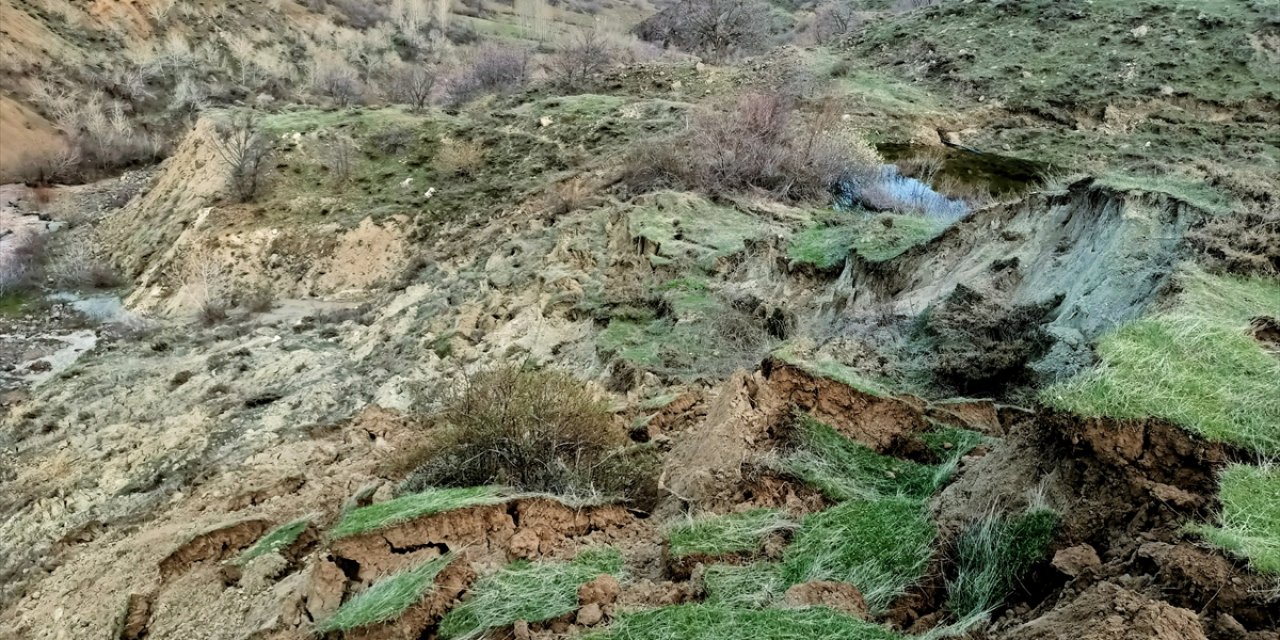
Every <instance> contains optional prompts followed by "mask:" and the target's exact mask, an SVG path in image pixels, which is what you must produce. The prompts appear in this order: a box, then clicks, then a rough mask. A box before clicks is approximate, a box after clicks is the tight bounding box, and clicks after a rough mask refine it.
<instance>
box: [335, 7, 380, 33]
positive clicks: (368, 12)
mask: <svg viewBox="0 0 1280 640" xmlns="http://www.w3.org/2000/svg"><path fill="white" fill-rule="evenodd" d="M329 2H330V3H331V4H332V5H333V6H334V7H335V8H337V9H338V12H339V13H340V15H341V16H342V17H343V18H345V22H346V23H347V24H348V25H350V26H351V27H352V28H354V29H360V30H364V29H368V28H370V27H372V26H374V25H376V24H378V23H379V22H385V21H387V20H388V19H390V17H391V16H390V15H389V14H388V13H387V9H386V7H385V6H384V5H383V4H382V3H379V2H370V1H369V0H329Z"/></svg>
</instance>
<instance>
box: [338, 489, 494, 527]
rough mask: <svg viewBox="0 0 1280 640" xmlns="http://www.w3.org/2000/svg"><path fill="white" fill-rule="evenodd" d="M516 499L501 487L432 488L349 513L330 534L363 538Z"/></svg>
mask: <svg viewBox="0 0 1280 640" xmlns="http://www.w3.org/2000/svg"><path fill="white" fill-rule="evenodd" d="M512 497H513V496H512V495H511V494H509V493H507V492H506V491H505V490H504V489H502V488H500V487H465V488H459V489H432V490H429V491H423V492H421V493H411V494H409V495H407V496H401V497H399V498H396V499H394V500H387V501H386V502H379V503H376V504H371V505H369V506H367V507H361V508H359V509H353V510H351V511H349V512H347V514H346V515H345V516H343V518H342V520H340V521H339V522H338V524H337V525H335V526H334V527H333V529H332V530H331V531H330V532H329V535H330V536H331V537H333V538H345V537H347V536H354V535H360V534H362V533H369V532H370V531H377V530H378V529H383V528H386V527H390V526H392V525H396V524H399V523H401V522H407V521H409V520H413V519H414V518H421V517H424V516H429V515H434V514H437V513H444V512H445V511H453V510H455V509H465V508H467V507H477V506H481V505H489V504H501V503H504V502H506V501H508V500H510V499H511V498H512Z"/></svg>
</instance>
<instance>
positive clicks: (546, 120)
mask: <svg viewBox="0 0 1280 640" xmlns="http://www.w3.org/2000/svg"><path fill="white" fill-rule="evenodd" d="M552 122H553V121H552V120H551V116H542V117H541V118H538V126H540V127H549V126H551V124H552Z"/></svg>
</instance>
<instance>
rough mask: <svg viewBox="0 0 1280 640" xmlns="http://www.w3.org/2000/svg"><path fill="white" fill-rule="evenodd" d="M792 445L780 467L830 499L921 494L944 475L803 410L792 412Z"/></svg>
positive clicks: (929, 492)
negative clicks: (794, 417) (854, 438)
mask: <svg viewBox="0 0 1280 640" xmlns="http://www.w3.org/2000/svg"><path fill="white" fill-rule="evenodd" d="M794 429H795V432H794V434H793V438H794V439H795V440H796V444H797V448H796V451H795V452H794V453H792V454H791V455H789V456H787V458H786V459H785V461H784V466H785V468H786V469H787V470H788V471H789V472H791V473H793V474H795V475H796V476H797V477H799V478H800V479H802V480H804V481H805V482H807V483H809V484H811V485H813V486H814V487H817V488H818V489H819V490H820V491H822V493H823V494H824V495H826V496H827V497H828V498H830V499H832V500H837V501H845V500H871V499H876V498H880V497H896V496H902V497H906V498H914V499H923V498H926V497H928V496H930V495H932V494H933V492H934V491H935V490H937V488H938V486H939V485H940V484H941V483H942V482H943V481H945V480H946V478H948V477H949V475H950V474H949V472H948V471H947V470H945V469H942V468H937V467H931V466H929V465H924V464H920V463H918V462H913V461H910V460H902V459H900V458H894V457H891V456H885V455H881V454H878V453H876V452H875V451H872V450H871V449H870V448H868V447H866V446H863V445H861V444H858V443H856V442H854V441H852V440H850V439H848V438H846V437H844V436H842V435H840V433H839V432H838V431H836V430H835V429H833V428H831V427H830V426H827V425H825V424H823V423H821V422H819V421H817V420H815V419H813V418H812V417H810V416H808V415H800V416H798V417H797V420H796V425H795V427H794Z"/></svg>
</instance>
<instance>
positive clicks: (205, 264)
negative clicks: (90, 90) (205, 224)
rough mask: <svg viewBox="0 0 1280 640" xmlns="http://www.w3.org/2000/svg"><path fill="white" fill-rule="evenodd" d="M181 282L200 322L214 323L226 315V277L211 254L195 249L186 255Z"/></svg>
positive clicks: (227, 299) (229, 304)
mask: <svg viewBox="0 0 1280 640" xmlns="http://www.w3.org/2000/svg"><path fill="white" fill-rule="evenodd" d="M183 284H184V288H185V290H186V292H187V295H188V296H189V300H190V302H191V304H192V306H193V307H194V308H195V312H196V319H197V320H198V321H199V322H200V323H201V324H203V325H206V326H208V325H214V324H217V323H219V322H222V321H224V320H226V319H227V318H228V316H229V310H230V308H231V303H230V300H229V294H230V278H229V277H228V275H227V272H226V269H224V268H223V265H222V263H220V262H219V261H218V260H217V258H216V257H214V256H213V255H212V254H211V253H209V252H208V251H206V250H198V251H194V252H192V253H190V254H188V255H187V257H186V281H185V282H184V283H183Z"/></svg>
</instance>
